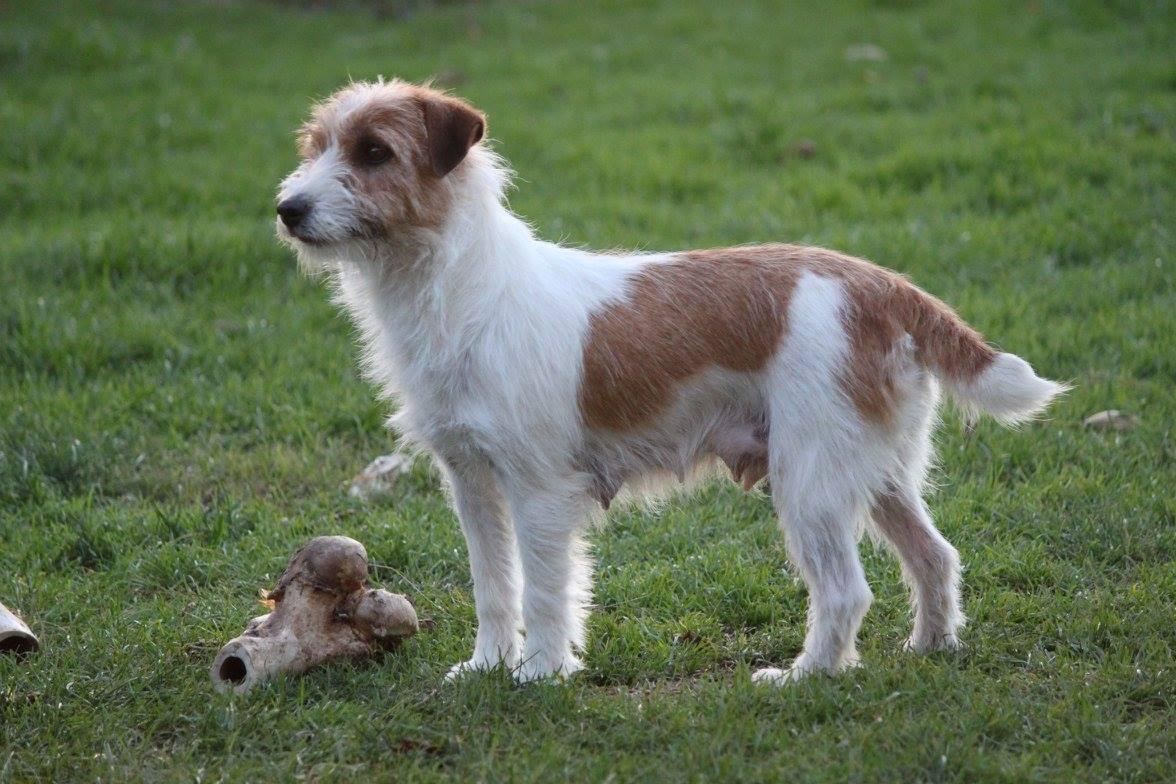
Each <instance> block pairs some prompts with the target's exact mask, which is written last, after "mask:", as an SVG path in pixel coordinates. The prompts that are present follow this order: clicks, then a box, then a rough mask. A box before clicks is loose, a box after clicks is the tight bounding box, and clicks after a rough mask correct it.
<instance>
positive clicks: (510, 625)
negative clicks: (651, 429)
mask: <svg viewBox="0 0 1176 784" xmlns="http://www.w3.org/2000/svg"><path fill="white" fill-rule="evenodd" d="M441 467H442V470H443V471H444V473H445V475H446V478H447V479H448V480H449V486H450V488H451V490H452V492H453V501H454V506H455V507H456V508H457V516H458V519H459V520H460V521H461V530H462V532H463V533H464V534H465V539H466V548H467V549H468V550H469V555H470V573H471V575H472V576H473V579H474V606H475V609H476V611H477V614H478V633H477V638H476V640H475V642H474V654H473V656H471V657H470V659H469V661H465V662H461V663H460V664H455V665H454V666H453V667H452V668H451V669H450V670H449V674H448V675H447V676H446V679H453V678H455V677H457V676H459V675H461V674H462V673H465V672H469V671H471V670H488V669H491V668H493V667H495V666H497V665H499V664H502V665H503V666H505V667H506V668H507V669H509V670H514V669H515V668H516V667H517V666H518V664H519V661H520V656H521V655H522V635H521V634H520V628H521V626H522V623H521V611H520V606H519V593H520V592H519V583H520V579H519V570H518V560H517V559H516V557H515V540H514V533H513V531H512V530H511V526H510V521H509V520H508V519H507V516H506V510H505V508H504V504H503V498H502V493H501V491H500V490H499V487H498V482H497V480H496V478H495V476H494V473H493V471H492V469H491V468H490V465H489V463H484V462H481V461H474V460H457V461H441Z"/></svg>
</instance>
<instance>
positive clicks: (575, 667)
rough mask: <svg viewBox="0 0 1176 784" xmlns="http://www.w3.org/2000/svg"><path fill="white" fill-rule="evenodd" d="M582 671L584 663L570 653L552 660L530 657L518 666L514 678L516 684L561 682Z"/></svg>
mask: <svg viewBox="0 0 1176 784" xmlns="http://www.w3.org/2000/svg"><path fill="white" fill-rule="evenodd" d="M582 669H584V663H583V662H582V661H580V660H579V659H578V658H576V657H575V656H574V655H572V654H570V653H569V654H567V655H565V656H562V657H558V658H555V659H554V660H551V659H546V658H544V657H543V656H532V657H531V658H529V659H526V660H525V661H523V663H522V664H520V665H519V666H518V668H517V669H516V670H515V672H514V677H515V681H516V682H518V683H535V682H536V681H561V680H565V679H567V678H570V677H571V676H573V675H575V674H576V673H577V672H579V671H580V670H582Z"/></svg>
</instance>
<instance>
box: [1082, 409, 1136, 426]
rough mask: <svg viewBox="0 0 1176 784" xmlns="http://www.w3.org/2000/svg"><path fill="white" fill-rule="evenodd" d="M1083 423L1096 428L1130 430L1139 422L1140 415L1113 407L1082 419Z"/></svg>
mask: <svg viewBox="0 0 1176 784" xmlns="http://www.w3.org/2000/svg"><path fill="white" fill-rule="evenodd" d="M1082 424H1084V425H1086V426H1087V427H1092V428H1094V429H1096V430H1130V429H1131V428H1133V427H1135V426H1136V425H1138V424H1139V417H1137V416H1135V414H1128V413H1127V412H1125V411H1118V410H1116V409H1113V408H1112V409H1110V410H1108V411H1099V412H1098V413H1097V414H1091V415H1090V416H1088V417H1086V419H1084V420H1082Z"/></svg>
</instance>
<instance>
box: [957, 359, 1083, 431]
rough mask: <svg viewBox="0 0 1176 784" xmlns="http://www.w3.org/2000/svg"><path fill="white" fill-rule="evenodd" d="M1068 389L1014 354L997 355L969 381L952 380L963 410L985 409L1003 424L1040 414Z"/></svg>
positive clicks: (1021, 420) (984, 410)
mask: <svg viewBox="0 0 1176 784" xmlns="http://www.w3.org/2000/svg"><path fill="white" fill-rule="evenodd" d="M1068 389H1069V387H1068V386H1066V385H1065V384H1059V383H1057V382H1056V381H1050V380H1049V379H1045V378H1041V377H1039V376H1038V375H1037V374H1036V373H1034V372H1033V368H1032V367H1030V365H1029V363H1028V362H1026V361H1025V360H1023V359H1021V358H1020V357H1018V356H1016V355H1015V354H998V355H997V357H996V360H995V361H994V362H993V363H992V365H991V366H990V367H989V368H988V369H987V370H986V371H984V372H983V373H982V374H980V376H979V377H978V378H976V379H975V380H973V381H970V382H964V383H953V384H952V385H951V394H952V397H953V398H955V400H956V402H957V403H958V404H959V405H960V406H961V408H963V409H964V411H965V413H967V414H969V415H971V416H973V417H974V416H975V415H976V414H977V413H979V412H984V413H986V414H989V415H990V416H992V417H994V418H995V419H996V420H997V421H998V422H1000V423H1001V424H1005V425H1015V424H1018V423H1020V422H1024V421H1025V420H1027V419H1032V418H1033V417H1035V416H1037V415H1038V414H1040V413H1041V412H1042V411H1043V410H1044V409H1045V407H1046V406H1048V405H1049V402H1050V401H1051V400H1053V399H1054V398H1055V397H1057V396H1058V395H1060V394H1063V393H1064V392H1066V391H1067V390H1068Z"/></svg>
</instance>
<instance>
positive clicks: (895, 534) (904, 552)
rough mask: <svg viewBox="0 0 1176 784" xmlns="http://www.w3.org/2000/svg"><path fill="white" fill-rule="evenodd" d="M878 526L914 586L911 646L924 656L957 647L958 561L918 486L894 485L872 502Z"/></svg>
mask: <svg viewBox="0 0 1176 784" xmlns="http://www.w3.org/2000/svg"><path fill="white" fill-rule="evenodd" d="M871 515H872V517H873V520H874V525H875V527H876V528H877V529H878V531H880V532H881V533H882V535H883V537H885V539H886V541H887V542H889V543H890V546H891V547H892V548H893V549H894V551H895V552H896V553H897V554H898V557H899V560H900V561H901V562H902V576H903V580H904V581H905V582H906V583H907V585H908V586H909V587H910V591H911V605H912V607H913V609H914V611H915V626H914V630H913V632H912V633H911V636H910V638H909V640H908V641H907V647H909V648H910V649H911V650H914V651H919V652H925V651H931V650H935V649H937V648H956V647H958V646H959V637H958V634H959V631H960V629H961V628H962V627H963V625H964V613H963V610H962V609H961V606H960V557H959V554H958V553H957V552H956V549H955V548H954V547H952V546H951V544H950V543H948V541H947V539H945V538H944V537H943V534H941V533H939V531H938V529H936V527H935V523H934V522H933V521H932V520H931V514H930V512H929V511H928V510H927V505H926V504H925V503H924V502H923V499H922V498H921V497H920V495H919V491H918V489H917V487H916V486H915V484H914V483H906V484H898V483H893V484H890V485H888V486H887V487H886V489H885V490H883V491H882V492H880V493H878V494H877V495H876V496H875V497H874V501H873V504H872V508H871Z"/></svg>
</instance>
